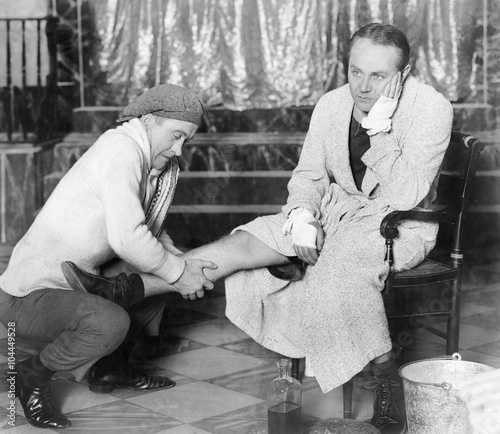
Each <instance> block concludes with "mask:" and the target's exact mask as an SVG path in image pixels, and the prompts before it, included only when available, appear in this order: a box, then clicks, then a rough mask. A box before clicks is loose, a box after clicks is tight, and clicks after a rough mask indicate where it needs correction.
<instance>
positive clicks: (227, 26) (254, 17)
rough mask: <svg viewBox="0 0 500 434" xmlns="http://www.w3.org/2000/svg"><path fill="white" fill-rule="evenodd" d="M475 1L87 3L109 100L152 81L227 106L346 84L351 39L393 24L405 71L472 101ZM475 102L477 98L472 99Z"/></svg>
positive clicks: (478, 30) (307, 101)
mask: <svg viewBox="0 0 500 434" xmlns="http://www.w3.org/2000/svg"><path fill="white" fill-rule="evenodd" d="M482 4H483V3H482V0H94V2H93V7H94V8H95V16H96V20H97V21H96V25H97V29H98V32H99V35H100V39H101V43H102V50H101V51H100V54H99V58H98V62H99V66H100V68H101V70H102V71H103V73H104V74H105V82H106V92H105V93H103V96H102V99H104V100H106V101H105V102H106V103H107V104H110V103H111V104H122V105H123V104H126V103H127V102H128V100H129V98H131V97H133V96H135V95H137V94H139V93H141V92H142V91H143V90H144V89H146V88H149V87H152V86H154V85H156V84H159V83H165V82H169V83H173V84H178V85H181V86H184V87H187V88H190V89H192V90H193V91H195V92H197V93H198V94H199V95H200V96H201V97H202V99H203V102H204V103H205V104H206V106H207V107H224V108H227V109H232V110H245V109H252V108H276V107H294V106H311V105H314V104H315V103H316V102H317V100H318V99H319V97H320V96H321V95H323V94H324V93H325V92H326V91H328V90H330V89H333V88H335V87H338V86H340V85H342V84H344V83H345V82H346V67H347V62H348V59H347V52H346V45H347V41H348V39H349V37H350V36H351V35H352V34H353V33H354V32H355V31H356V30H357V29H358V28H359V27H361V26H362V25H364V24H367V23H369V22H373V21H376V22H384V23H390V24H394V25H396V26H397V27H399V28H400V29H401V30H403V31H404V32H405V33H406V34H407V36H408V39H409V42H410V46H411V47H412V53H411V60H410V61H411V65H412V73H413V75H414V76H416V77H417V78H418V79H419V80H421V81H423V82H426V83H428V84H430V85H432V86H433V87H434V88H436V89H437V90H438V91H440V92H442V93H443V94H444V95H445V96H446V97H447V98H448V99H449V100H451V101H458V102H464V101H467V102H470V101H474V98H475V89H476V88H477V84H478V83H477V82H478V81H479V83H481V80H482V77H481V76H478V74H477V61H478V58H480V57H482V24H483V23H482V22H481V20H482ZM476 98H477V100H479V99H480V98H479V96H477V97H476Z"/></svg>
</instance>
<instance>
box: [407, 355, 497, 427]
mask: <svg viewBox="0 0 500 434" xmlns="http://www.w3.org/2000/svg"><path fill="white" fill-rule="evenodd" d="M493 369H494V368H492V367H491V366H487V365H483V364H481V363H474V362H465V361H462V357H461V356H460V354H458V353H454V354H453V355H452V356H448V357H443V358H438V359H427V360H421V361H418V362H411V363H407V364H406V365H403V366H401V368H399V375H400V377H401V378H402V379H403V389H404V396H405V405H406V422H407V429H408V431H407V433H408V434H434V433H435V434H448V433H449V434H470V433H471V432H472V431H473V429H472V427H471V425H470V422H469V416H468V410H467V407H466V406H465V403H464V402H463V401H462V399H461V398H460V397H459V393H458V389H457V388H456V387H453V386H452V382H453V381H454V380H461V379H464V378H467V377H469V376H471V375H475V374H479V373H481V372H487V371H491V370H493Z"/></svg>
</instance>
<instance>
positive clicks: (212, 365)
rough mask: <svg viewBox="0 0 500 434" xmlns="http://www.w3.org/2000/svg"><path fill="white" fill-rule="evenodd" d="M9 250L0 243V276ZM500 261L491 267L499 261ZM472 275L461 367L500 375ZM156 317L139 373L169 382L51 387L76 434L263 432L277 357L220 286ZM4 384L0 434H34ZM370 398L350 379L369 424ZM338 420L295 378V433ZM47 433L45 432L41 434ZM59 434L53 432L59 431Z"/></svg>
mask: <svg viewBox="0 0 500 434" xmlns="http://www.w3.org/2000/svg"><path fill="white" fill-rule="evenodd" d="M10 251H11V247H10V246H0V266H1V267H2V268H0V272H1V271H3V269H4V268H5V266H6V263H7V261H8V258H9V255H10ZM499 264H500V263H499ZM499 264H492V265H491V264H490V265H487V266H486V265H483V266H476V267H473V268H471V269H470V270H469V271H468V273H467V276H466V279H465V284H464V297H463V305H462V306H463V307H462V328H461V342H460V348H461V349H460V352H461V354H462V357H463V358H464V359H465V360H470V361H476V362H481V363H485V364H489V365H491V366H494V367H497V368H500V321H499V319H500V267H499V266H498V265H499ZM173 296H174V297H173V298H172V303H171V304H170V307H169V309H168V311H167V312H166V314H165V318H166V323H165V327H164V329H165V330H164V332H165V335H164V337H165V338H166V341H167V342H168V346H167V348H166V349H165V352H164V354H162V357H159V358H156V359H152V360H149V361H148V362H147V363H146V364H145V363H142V365H141V366H142V368H143V369H145V370H148V371H150V372H154V373H156V374H164V375H166V376H168V377H170V378H172V379H173V380H174V381H175V382H176V386H175V387H174V388H172V389H169V390H165V391H157V392H133V391H130V390H125V389H121V390H115V391H114V392H113V393H111V394H108V395H98V394H94V393H92V392H90V391H89V389H88V388H87V387H86V386H85V385H84V384H78V383H75V382H73V381H68V380H64V379H60V380H55V381H53V384H52V388H53V395H54V398H55V401H56V403H57V405H59V406H60V408H61V409H62V412H63V413H64V414H65V415H67V417H68V418H69V419H70V420H71V422H72V426H71V428H69V429H67V430H65V432H75V433H91V432H96V433H113V432H119V433H120V434H125V433H134V434H135V433H144V434H149V433H151V434H152V433H165V434H167V433H168V434H235V433H242V434H265V433H267V408H266V392H267V386H268V384H269V382H270V381H271V380H272V379H273V378H275V377H276V373H277V368H276V362H277V361H278V360H279V358H280V356H279V355H278V354H276V353H273V352H271V351H268V350H266V349H265V348H263V347H261V346H260V345H258V344H256V343H255V342H254V341H253V340H252V339H250V338H249V337H248V336H246V335H245V334H244V333H243V332H241V331H240V330H239V329H238V328H236V327H235V326H234V325H232V324H231V323H230V322H229V321H228V320H227V319H226V318H225V316H224V308H225V297H224V290H223V286H222V285H219V286H218V287H216V289H215V290H214V291H212V292H210V293H208V294H207V296H206V297H205V298H203V299H201V300H197V301H195V302H189V301H185V300H183V299H182V298H181V297H175V294H173ZM409 350H410V353H411V357H412V358H417V359H418V358H426V357H431V356H439V355H442V354H443V353H444V346H443V345H442V342H441V341H440V340H439V339H438V338H434V337H432V336H431V335H428V334H427V333H426V332H421V333H419V334H418V336H416V339H415V344H414V346H413V347H412V348H410V349H409ZM36 352H37V348H36V345H33V343H31V344H29V343H26V342H21V341H19V340H18V342H17V354H16V357H17V358H18V360H20V359H21V358H24V357H25V356H28V355H29V354H33V353H36ZM6 361H7V341H6V332H5V329H4V328H3V327H1V326H0V364H1V366H2V370H3V371H6V369H7V368H6ZM7 389H8V384H7V383H6V382H2V383H0V431H2V432H4V431H5V432H7V433H9V434H16V433H30V432H40V430H38V429H36V428H33V427H31V426H30V425H29V424H28V423H27V421H26V419H25V418H24V416H23V411H22V408H21V407H20V405H17V416H16V426H15V427H11V426H10V425H8V424H7V422H8V419H7V410H6V409H7V407H8V398H7ZM371 394H372V391H369V390H366V389H364V387H363V380H362V379H358V380H357V381H356V383H355V391H354V402H353V406H354V407H353V408H354V417H355V418H356V419H360V420H366V419H369V418H370V417H371V411H372V410H371V407H372V395H371ZM329 417H342V388H338V389H335V390H333V391H331V392H330V393H328V394H323V393H322V392H321V390H320V389H319V387H318V385H317V383H316V380H315V379H314V378H307V377H305V378H304V381H303V423H304V427H303V432H304V433H306V432H308V430H309V428H311V427H312V426H313V425H314V424H315V423H316V422H317V421H318V420H319V419H325V418H329ZM44 431H45V432H51V430H44ZM59 432H61V431H59Z"/></svg>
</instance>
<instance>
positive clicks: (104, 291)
mask: <svg viewBox="0 0 500 434" xmlns="http://www.w3.org/2000/svg"><path fill="white" fill-rule="evenodd" d="M61 269H62V272H63V274H64V277H65V278H66V280H67V282H68V283H69V286H71V288H73V289H74V290H76V291H83V292H88V293H90V294H94V295H99V296H100V297H103V298H106V299H108V300H110V301H113V302H115V303H116V304H118V305H119V306H121V307H123V308H124V309H125V310H128V309H129V308H130V307H131V306H133V305H134V304H137V303H140V302H141V301H142V300H143V299H144V283H143V282H142V279H141V277H140V276H139V275H138V274H131V275H127V274H125V273H120V274H119V275H118V276H114V277H110V278H108V277H104V276H98V275H95V274H91V273H87V272H86V271H83V270H81V269H80V268H78V266H77V265H76V264H75V263H73V262H70V261H65V262H63V263H61Z"/></svg>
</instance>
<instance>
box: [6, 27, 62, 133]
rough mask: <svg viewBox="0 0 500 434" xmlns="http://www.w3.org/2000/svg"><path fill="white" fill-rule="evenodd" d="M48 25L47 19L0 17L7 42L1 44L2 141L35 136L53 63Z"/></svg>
mask: <svg viewBox="0 0 500 434" xmlns="http://www.w3.org/2000/svg"><path fill="white" fill-rule="evenodd" d="M46 25H47V18H0V41H4V42H3V43H2V44H1V45H3V47H2V46H1V45H0V133H1V138H0V140H2V139H3V141H5V138H6V140H7V141H8V142H12V141H13V139H16V140H19V139H20V138H21V139H22V140H24V141H27V140H28V135H30V136H31V135H33V136H36V129H37V124H38V118H39V117H40V116H43V113H41V110H40V101H41V100H42V98H43V97H44V94H45V86H46V80H47V77H46V76H47V75H48V74H49V69H50V66H51V64H52V63H51V61H50V59H49V57H50V54H49V50H48V44H47V35H46ZM2 58H3V59H2ZM14 141H15V140H14Z"/></svg>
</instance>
